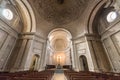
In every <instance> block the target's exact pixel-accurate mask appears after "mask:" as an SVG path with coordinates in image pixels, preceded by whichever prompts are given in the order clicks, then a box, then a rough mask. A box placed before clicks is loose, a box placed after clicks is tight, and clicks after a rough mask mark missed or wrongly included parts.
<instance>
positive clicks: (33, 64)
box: [30, 54, 40, 71]
mask: <svg viewBox="0 0 120 80" xmlns="http://www.w3.org/2000/svg"><path fill="white" fill-rule="evenodd" d="M39 60H40V56H39V55H38V54H34V55H33V57H32V59H31V65H30V70H31V71H34V70H37V69H38V62H39Z"/></svg>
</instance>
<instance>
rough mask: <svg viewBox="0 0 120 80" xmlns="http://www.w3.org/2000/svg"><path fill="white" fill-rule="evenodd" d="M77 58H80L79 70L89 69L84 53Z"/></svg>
mask: <svg viewBox="0 0 120 80" xmlns="http://www.w3.org/2000/svg"><path fill="white" fill-rule="evenodd" d="M79 60H80V66H81V70H82V71H89V68H88V63H87V58H86V57H85V56H84V55H82V56H80V58H79Z"/></svg>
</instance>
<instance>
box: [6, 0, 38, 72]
mask: <svg viewBox="0 0 120 80" xmlns="http://www.w3.org/2000/svg"><path fill="white" fill-rule="evenodd" d="M9 1H10V2H11V3H12V5H13V6H14V7H15V8H16V10H17V12H18V13H19V15H20V18H21V21H22V24H23V26H22V27H23V29H22V31H21V32H18V33H16V35H17V38H16V41H15V45H14V47H13V49H12V51H11V52H9V57H8V61H7V63H6V65H5V68H4V70H6V71H22V70H25V64H26V63H27V62H26V61H27V57H28V56H27V55H28V54H30V48H31V47H32V43H33V38H32V39H30V37H34V34H35V32H36V19H35V14H34V12H33V9H32V7H31V6H30V4H29V3H28V1H27V0H9ZM27 36H30V37H27ZM27 70H29V67H28V68H27Z"/></svg>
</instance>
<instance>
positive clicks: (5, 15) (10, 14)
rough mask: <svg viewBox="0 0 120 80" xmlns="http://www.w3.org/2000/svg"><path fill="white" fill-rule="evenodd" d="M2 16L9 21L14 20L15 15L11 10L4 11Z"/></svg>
mask: <svg viewBox="0 0 120 80" xmlns="http://www.w3.org/2000/svg"><path fill="white" fill-rule="evenodd" d="M2 14H3V16H4V17H5V18H6V19H8V20H12V19H13V13H12V11H11V10H10V9H3V11H2Z"/></svg>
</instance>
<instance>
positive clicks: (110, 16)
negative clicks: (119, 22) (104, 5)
mask: <svg viewBox="0 0 120 80" xmlns="http://www.w3.org/2000/svg"><path fill="white" fill-rule="evenodd" d="M116 18H117V13H116V12H115V11H112V12H110V13H108V15H107V21H108V22H113V21H114V20H115V19H116Z"/></svg>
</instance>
